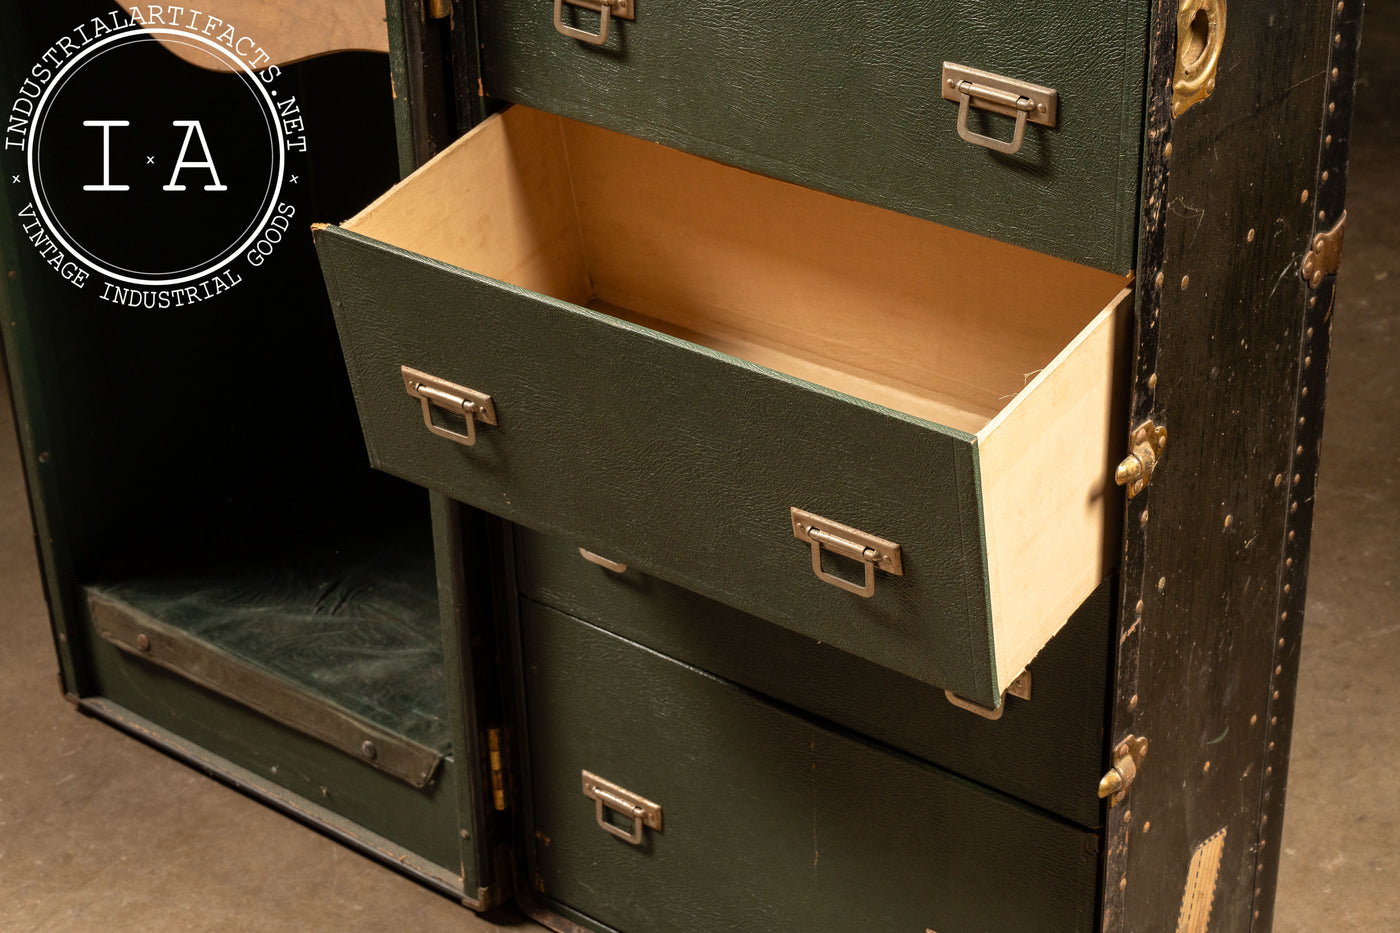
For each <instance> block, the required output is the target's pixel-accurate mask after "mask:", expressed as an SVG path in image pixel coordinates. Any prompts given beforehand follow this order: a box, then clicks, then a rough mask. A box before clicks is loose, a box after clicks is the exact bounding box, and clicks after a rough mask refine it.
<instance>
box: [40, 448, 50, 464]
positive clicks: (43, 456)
mask: <svg viewBox="0 0 1400 933" xmlns="http://www.w3.org/2000/svg"><path fill="white" fill-rule="evenodd" d="M39 462H40V463H48V462H49V452H48V451H47V450H44V451H40V452H39Z"/></svg>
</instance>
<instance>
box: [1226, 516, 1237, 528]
mask: <svg viewBox="0 0 1400 933" xmlns="http://www.w3.org/2000/svg"><path fill="white" fill-rule="evenodd" d="M1234 520H1235V519H1234V516H1231V515H1226V516H1225V527H1226V528H1229V527H1230V523H1231V522H1232V521H1234Z"/></svg>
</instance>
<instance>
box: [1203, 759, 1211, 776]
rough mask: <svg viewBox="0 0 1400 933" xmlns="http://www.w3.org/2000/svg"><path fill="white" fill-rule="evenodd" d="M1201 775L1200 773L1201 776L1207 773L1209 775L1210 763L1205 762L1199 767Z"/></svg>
mask: <svg viewBox="0 0 1400 933" xmlns="http://www.w3.org/2000/svg"><path fill="white" fill-rule="evenodd" d="M1201 773H1202V774H1209V773H1210V762H1209V761H1207V762H1206V763H1205V764H1204V765H1202V766H1201Z"/></svg>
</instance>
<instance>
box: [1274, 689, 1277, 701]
mask: <svg viewBox="0 0 1400 933" xmlns="http://www.w3.org/2000/svg"><path fill="white" fill-rule="evenodd" d="M1274 699H1275V700H1277V699H1278V691H1277V690H1275V691H1274Z"/></svg>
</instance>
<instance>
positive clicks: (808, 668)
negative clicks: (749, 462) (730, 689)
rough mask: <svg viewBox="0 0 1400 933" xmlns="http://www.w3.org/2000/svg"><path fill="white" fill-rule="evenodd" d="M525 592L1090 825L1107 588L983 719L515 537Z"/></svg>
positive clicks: (933, 690)
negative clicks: (1027, 692) (1023, 692)
mask: <svg viewBox="0 0 1400 933" xmlns="http://www.w3.org/2000/svg"><path fill="white" fill-rule="evenodd" d="M513 538H514V547H513V551H514V555H515V579H516V585H517V586H518V587H519V590H520V592H521V593H522V594H524V595H525V596H527V597H529V598H530V599H532V600H534V601H536V602H539V603H542V604H544V605H546V606H548V607H550V608H551V609H557V610H559V611H561V612H564V613H566V614H568V615H571V616H574V617H576V618H579V619H582V620H584V621H585V622H590V623H593V624H594V625H597V626H599V627H601V628H604V629H606V630H608V631H609V632H612V633H614V634H617V635H621V636H623V637H624V638H627V639H630V640H632V641H635V642H638V643H640V644H642V645H645V646H646V647H648V648H651V649H652V650H654V651H659V652H661V653H662V654H665V655H667V656H668V657H672V658H675V659H677V660H679V661H683V662H685V663H686V664H690V665H693V666H695V667H698V668H701V669H703V670H705V671H708V672H710V673H711V674H715V675H717V676H719V677H723V678H724V679H726V680H732V681H735V682H736V683H739V684H742V685H743V686H745V687H749V688H751V689H754V690H757V691H758V692H760V693H762V694H765V695H766V696H769V697H772V698H774V699H775V700H779V701H781V702H784V703H788V704H791V705H792V706H794V707H797V708H800V709H803V710H806V711H808V712H809V713H811V714H812V715H814V716H819V717H821V718H823V719H826V720H829V721H831V722H834V723H839V724H840V725H842V726H844V727H846V728H848V729H851V730H853V731H855V732H858V733H860V734H862V735H867V736H870V737H871V738H873V739H876V740H878V741H880V742H883V743H885V744H887V745H892V746H894V747H895V748H898V749H900V750H902V751H905V752H908V753H909V754H911V755H915V756H917V757H919V758H922V759H924V760H925V761H929V762H932V763H933V764H936V765H939V766H940V767H943V768H946V769H948V770H950V771H953V772H956V773H957V774H959V775H962V776H963V777H966V778H969V779H971V780H974V781H976V782H978V783H979V784H986V785H988V786H990V787H995V788H997V789H998V790H1000V791H1002V792H1003V793H1007V794H1010V795H1012V796H1014V797H1018V798H1020V799H1022V800H1025V801H1027V802H1029V803H1032V804H1034V805H1036V806H1039V807H1042V808H1043V809H1046V810H1049V811H1051V812H1053V813H1056V814H1058V815H1060V816H1062V817H1064V818H1065V819H1069V820H1074V821H1075V822H1077V823H1079V824H1081V825H1083V826H1086V827H1091V828H1092V827H1096V826H1098V825H1099V824H1100V821H1101V816H1102V815H1101V810H1102V807H1101V805H1100V803H1099V799H1098V797H1097V795H1096V794H1095V790H1096V789H1097V787H1098V782H1099V778H1100V777H1102V776H1103V772H1104V764H1103V762H1102V757H1103V754H1102V750H1103V743H1104V738H1103V709H1104V704H1105V703H1106V702H1107V695H1108V657H1109V650H1110V649H1109V643H1110V639H1111V635H1110V629H1111V626H1112V620H1113V608H1112V604H1113V598H1114V588H1113V586H1112V585H1111V584H1110V583H1109V582H1108V581H1105V582H1104V583H1103V585H1101V586H1100V587H1099V588H1098V589H1097V590H1095V591H1094V592H1093V594H1092V595H1091V596H1090V597H1089V598H1088V599H1087V600H1085V601H1084V604H1083V605H1082V606H1080V607H1079V609H1078V611H1076V612H1075V613H1074V615H1073V616H1071V617H1070V620H1069V621H1068V622H1066V623H1065V627H1064V628H1063V629H1062V630H1061V631H1060V633H1059V634H1058V635H1056V636H1055V637H1054V638H1052V639H1051V640H1050V642H1049V643H1048V644H1047V645H1046V646H1045V648H1044V649H1043V650H1042V651H1041V652H1040V654H1038V655H1037V656H1036V659H1035V663H1034V665H1032V668H1031V674H1032V688H1031V700H1030V702H1026V701H1024V700H1021V699H1018V698H1014V697H1012V698H1008V699H1007V700H1006V701H1005V703H1006V706H1005V711H1004V713H1003V714H1002V717H1001V719H999V720H996V721H989V720H987V719H983V718H982V717H980V716H977V715H974V714H973V713H971V712H968V711H967V710H964V709H960V708H958V707H956V706H954V705H953V704H951V703H949V702H948V700H947V698H946V697H945V696H944V694H943V691H942V690H939V689H938V688H937V687H930V686H928V685H927V684H923V683H920V682H918V681H916V680H913V679H911V678H909V677H905V676H903V675H901V674H896V673H895V672H893V671H890V670H886V669H885V668H882V667H878V666H876V665H874V664H871V663H870V662H869V661H865V660H863V659H861V658H857V657H853V656H852V655H850V654H847V653H846V652H844V651H837V650H835V649H834V648H832V647H831V646H830V645H823V644H819V643H817V642H815V641H813V640H812V639H810V638H804V637H803V636H801V635H798V634H797V633H795V632H790V631H788V630H786V629H783V628H780V627H779V626H776V625H770V624H769V623H767V622H764V621H763V620H762V619H756V618H754V617H753V616H751V615H746V614H744V613H742V612H739V611H737V610H734V609H731V608H729V607H728V606H724V605H721V604H720V603H717V602H715V601H713V600H710V599H706V598H705V597H703V596H699V595H697V594H695V593H692V592H690V591H689V590H685V589H682V588H681V587H678V586H672V585H671V584H669V583H666V582H664V581H662V580H658V579H656V578H655V577H652V576H649V575H647V574H645V573H642V572H641V571H639V570H637V569H636V568H633V567H629V568H627V569H626V570H625V571H622V572H620V573H618V572H614V571H610V570H605V569H604V568H602V567H599V566H598V565H596V564H593V563H590V562H588V561H586V560H584V559H583V557H582V555H580V554H579V551H578V548H577V547H575V546H574V545H573V544H571V543H570V542H568V541H565V540H563V539H561V538H555V537H552V536H549V535H542V534H539V533H538V532H534V531H529V530H527V529H524V528H516V529H515V530H514V534H513Z"/></svg>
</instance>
